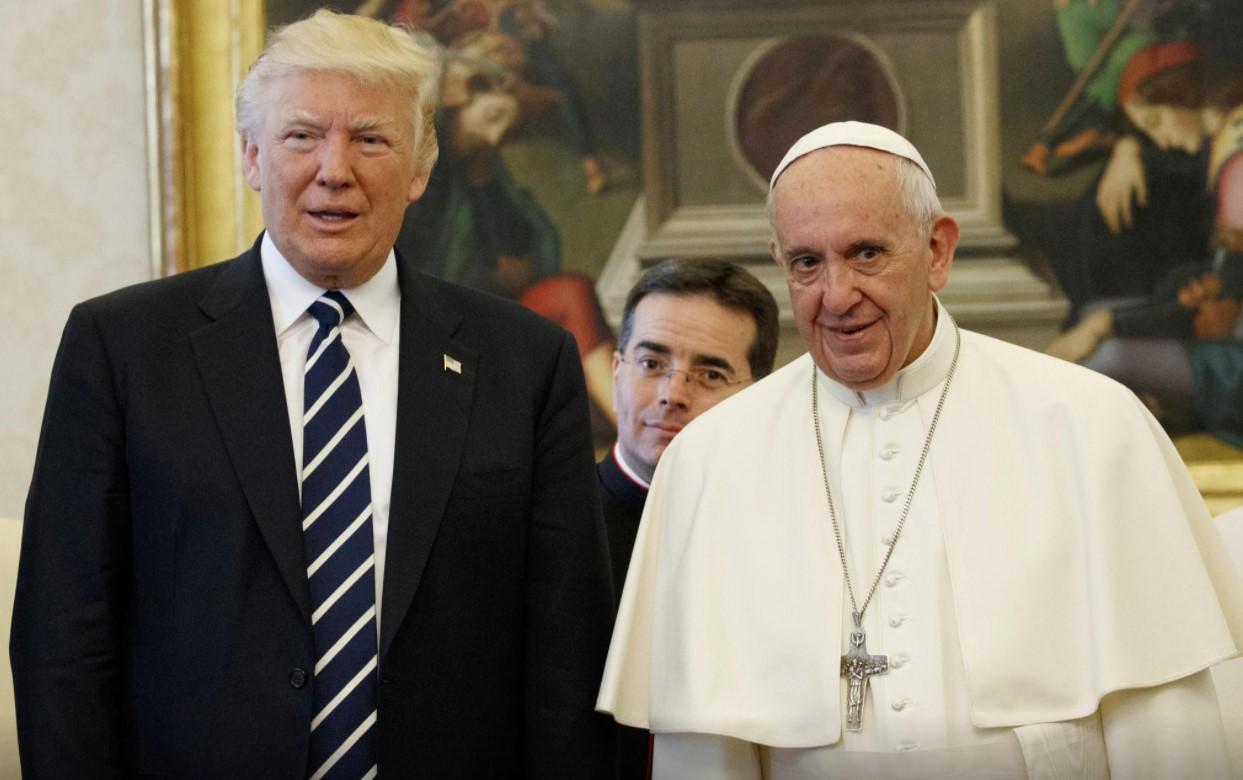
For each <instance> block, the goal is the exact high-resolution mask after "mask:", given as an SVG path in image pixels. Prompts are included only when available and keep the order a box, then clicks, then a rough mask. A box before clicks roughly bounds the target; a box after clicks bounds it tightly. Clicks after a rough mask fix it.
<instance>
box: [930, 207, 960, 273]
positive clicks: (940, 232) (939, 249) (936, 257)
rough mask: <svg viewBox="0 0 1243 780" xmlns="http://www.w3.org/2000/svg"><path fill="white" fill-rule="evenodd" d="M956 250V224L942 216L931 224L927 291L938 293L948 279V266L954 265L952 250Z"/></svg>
mask: <svg viewBox="0 0 1243 780" xmlns="http://www.w3.org/2000/svg"><path fill="white" fill-rule="evenodd" d="M957 248H958V223H957V222H955V221H954V218H953V217H951V216H948V215H946V216H942V217H940V218H939V219H937V221H936V222H934V223H933V224H932V235H931V236H929V238H928V249H929V250H931V252H932V260H931V262H929V264H928V289H929V290H931V291H932V292H939V291H940V290H941V289H942V288H943V287H945V284H946V282H948V281H949V278H950V266H951V265H953V264H954V250H955V249H957Z"/></svg>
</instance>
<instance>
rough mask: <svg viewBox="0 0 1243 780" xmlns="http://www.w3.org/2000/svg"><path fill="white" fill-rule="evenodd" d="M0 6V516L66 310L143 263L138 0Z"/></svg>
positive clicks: (17, 483)
mask: <svg viewBox="0 0 1243 780" xmlns="http://www.w3.org/2000/svg"><path fill="white" fill-rule="evenodd" d="M18 6H20V9H19V7H18ZM2 15H3V19H4V21H3V22H2V23H0V154H2V155H3V158H2V161H0V312H3V325H0V376H3V378H2V379H0V517H20V515H21V509H22V504H23V503H24V501H25V496H26V489H27V487H28V484H29V481H30V472H31V468H32V466H33V463H34V450H35V444H36V441H37V439H38V435H39V423H40V418H41V416H42V413H43V403H44V399H45V397H46V394H47V381H48V375H49V372H50V370H51V366H52V357H53V355H54V353H55V351H56V345H57V343H58V342H59V339H60V333H61V328H62V327H63V326H64V322H65V318H66V316H67V315H68V313H69V309H70V308H71V307H72V305H73V304H74V303H76V302H77V301H80V300H83V299H85V298H89V297H91V296H94V295H98V294H100V293H102V292H105V291H107V290H111V289H114V288H116V287H120V286H122V285H125V284H130V283H132V282H137V281H141V280H143V279H146V278H148V277H149V276H150V275H151V270H150V269H151V260H150V251H149V249H148V233H147V186H146V136H145V130H144V127H145V119H144V116H145V114H144V92H143V81H144V77H143V36H142V3H139V2H135V1H134V0H40V2H35V3H20V4H14V5H12V6H6V7H5V8H4V11H3V14H2ZM3 749H4V748H3V745H0V752H3ZM2 775H3V770H0V776H2Z"/></svg>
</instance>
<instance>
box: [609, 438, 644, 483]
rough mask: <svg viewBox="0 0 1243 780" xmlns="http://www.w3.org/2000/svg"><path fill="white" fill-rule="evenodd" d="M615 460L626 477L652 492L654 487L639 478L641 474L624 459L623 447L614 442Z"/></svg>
mask: <svg viewBox="0 0 1243 780" xmlns="http://www.w3.org/2000/svg"><path fill="white" fill-rule="evenodd" d="M613 460H615V461H617V467H618V468H620V469H621V472H622V473H623V474H625V475H626V478H627V479H629V480H630V481H631V482H633V483H635V484H636V485H638V486H639V487H641V488H643V489H644V490H651V488H652V486H651V485H650V484H649V483H648V481H647V480H646V479H644V478H643V477H640V476H639V473H638V472H637V471H635V470H634V469H632V468H631V467H630V464H629V463H627V462H626V459H625V458H623V457H622V452H621V445H620V444H618V443H617V442H613Z"/></svg>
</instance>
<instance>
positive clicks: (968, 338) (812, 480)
mask: <svg viewBox="0 0 1243 780" xmlns="http://www.w3.org/2000/svg"><path fill="white" fill-rule="evenodd" d="M769 196H770V209H771V218H772V228H773V238H772V242H771V252H772V255H773V258H774V259H775V260H776V262H777V263H778V265H780V266H781V268H782V269H783V270H784V271H785V273H786V276H787V280H788V283H789V289H790V298H791V302H792V304H793V311H794V316H795V319H796V321H797V324H798V328H799V332H800V334H801V336H802V339H803V341H804V343H805V345H806V347H807V349H808V354H807V355H805V356H803V357H801V358H799V359H796V360H795V361H793V362H792V363H791V364H789V365H788V366H786V367H785V368H783V369H781V370H779V371H777V372H776V373H774V374H772V375H771V376H770V377H768V378H767V379H765V380H763V381H761V382H759V383H758V384H756V385H755V386H754V387H753V388H751V389H749V390H746V391H744V392H742V393H740V394H738V395H736V396H734V397H733V398H731V399H728V400H726V401H725V402H723V403H721V404H719V405H718V406H716V407H715V408H713V409H712V410H710V411H708V412H707V413H705V414H703V415H701V416H700V417H699V418H698V419H696V420H695V422H694V423H693V424H692V425H690V426H688V427H687V428H686V429H685V430H684V431H683V432H682V434H681V435H680V436H679V437H678V438H677V439H676V440H674V442H673V443H672V445H671V446H670V447H669V449H668V450H667V451H666V452H665V454H664V457H663V458H662V459H661V462H660V465H659V468H658V470H657V472H656V475H655V480H654V482H653V484H652V490H651V493H650V495H649V498H648V501H647V507H646V512H645V514H644V518H643V522H642V526H641V528H640V530H639V536H638V539H637V542H636V546H635V555H634V558H633V560H632V561H631V566H630V575H629V578H628V580H627V583H626V589H625V593H624V595H623V598H622V603H621V608H620V614H619V616H618V621H617V626H616V628H615V630H614V634H613V644H612V648H611V652H610V654H609V660H608V665H607V667H606V670H605V676H604V682H603V686H602V689H601V693H600V699H599V702H598V707H599V708H600V709H601V710H603V711H606V712H610V713H612V714H613V715H614V717H615V718H616V719H617V720H618V721H619V722H621V723H624V724H627V725H631V726H638V727H643V728H648V729H650V730H651V731H653V732H654V733H655V734H656V736H655V751H654V766H653V771H654V776H655V777H656V778H658V779H660V778H730V779H731V780H732V779H734V778H738V779H742V778H747V779H748V780H749V779H751V778H755V779H756V780H759V778H764V779H765V780H788V779H789V778H822V777H823V778H828V777H868V778H885V777H902V778H933V777H937V778H949V777H955V778H957V777H980V778H985V777H987V778H1003V777H1007V778H1008V777H1013V778H1023V777H1033V778H1037V777H1073V778H1101V777H1109V776H1111V775H1112V776H1114V777H1122V778H1137V777H1153V778H1170V777H1198V778H1204V777H1225V776H1228V775H1229V772H1230V766H1229V759H1228V757H1227V752H1226V748H1225V740H1224V735H1223V731H1222V726H1221V718H1220V713H1219V711H1218V707H1217V702H1216V699H1215V697H1214V693H1213V687H1212V683H1211V681H1210V678H1209V675H1208V672H1207V671H1206V670H1207V668H1208V667H1209V666H1211V665H1212V664H1214V663H1216V662H1218V661H1220V660H1222V659H1225V658H1228V657H1231V656H1233V655H1234V654H1235V652H1236V649H1235V648H1236V645H1238V644H1239V643H1240V641H1241V640H1243V593H1241V592H1240V584H1239V582H1240V580H1239V576H1238V573H1237V572H1236V571H1235V570H1234V568H1233V566H1232V564H1231V562H1230V560H1229V558H1228V556H1227V555H1226V554H1225V552H1224V551H1223V550H1222V549H1221V546H1220V544H1219V540H1218V538H1217V536H1216V532H1215V531H1214V529H1213V526H1212V524H1211V520H1210V518H1209V516H1208V514H1207V511H1206V510H1205V507H1204V505H1203V502H1202V501H1201V500H1200V497H1199V495H1198V494H1197V492H1196V489H1195V486H1194V485H1193V484H1192V482H1191V480H1190V478H1189V476H1188V475H1187V472H1186V470H1185V469H1184V467H1183V465H1182V463H1181V461H1180V460H1179V457H1178V454H1177V452H1176V451H1175V450H1174V448H1173V446H1172V445H1171V444H1170V442H1169V439H1168V438H1167V437H1166V436H1165V434H1164V433H1163V432H1162V431H1161V429H1160V427H1159V426H1158V424H1157V423H1156V421H1155V420H1153V418H1152V417H1151V415H1149V414H1148V412H1147V411H1146V410H1145V409H1144V407H1143V406H1142V405H1141V404H1140V403H1139V401H1138V400H1137V399H1136V398H1135V397H1134V396H1133V395H1132V394H1131V393H1130V392H1129V391H1127V390H1125V389H1124V388H1122V387H1121V386H1120V385H1118V384H1116V383H1115V382H1113V381H1111V380H1110V379H1108V378H1106V377H1104V376H1100V375H1097V374H1094V373H1092V372H1090V371H1087V370H1085V369H1083V368H1081V367H1078V366H1075V365H1072V364H1070V363H1065V362H1061V361H1058V360H1056V359H1053V358H1049V357H1047V356H1044V355H1040V354H1037V353H1035V352H1031V351H1028V350H1024V349H1021V348H1019V347H1015V346H1012V345H1009V344H1005V343H1003V342H1000V341H996V340H994V339H991V338H988V337H986V336H982V335H979V334H976V333H971V332H968V331H964V330H961V329H960V328H958V326H957V325H956V324H955V323H954V321H953V319H952V318H951V317H950V315H949V314H948V313H947V312H946V310H945V309H944V308H943V307H942V306H941V304H940V302H939V301H938V300H937V298H936V296H935V293H936V292H937V291H938V290H940V289H941V288H942V287H944V285H945V284H946V281H947V279H948V276H949V272H950V266H951V264H952V262H953V257H954V250H955V248H956V246H957V244H958V226H957V224H956V223H955V221H954V220H953V219H952V218H951V217H949V216H948V215H946V214H945V213H944V211H943V210H942V209H941V206H940V202H939V200H938V198H937V195H936V189H935V183H934V180H933V177H932V173H931V171H930V170H929V169H928V166H927V165H926V164H925V163H924V161H923V159H922V157H921V156H920V154H919V152H918V151H917V150H916V149H915V148H914V147H913V146H912V145H911V144H910V143H909V142H908V141H906V139H904V138H902V137H901V136H899V135H897V134H896V133H893V132H891V131H889V130H886V129H884V128H880V127H876V126H873V125H866V124H861V123H855V122H849V123H837V124H833V125H826V126H825V127H822V128H819V129H818V130H815V131H813V132H812V133H810V134H808V135H807V136H805V137H804V138H803V139H801V140H800V141H799V142H798V143H796V144H795V146H794V147H793V148H791V150H790V151H789V153H787V155H786V157H785V159H784V160H783V161H782V162H781V164H780V165H779V166H778V168H777V170H776V172H775V173H774V174H773V178H772V183H771V187H770V193H769Z"/></svg>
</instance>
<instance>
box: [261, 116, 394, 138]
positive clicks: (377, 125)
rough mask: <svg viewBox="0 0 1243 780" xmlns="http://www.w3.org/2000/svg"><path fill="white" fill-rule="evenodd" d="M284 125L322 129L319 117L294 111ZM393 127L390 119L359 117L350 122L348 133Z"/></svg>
mask: <svg viewBox="0 0 1243 780" xmlns="http://www.w3.org/2000/svg"><path fill="white" fill-rule="evenodd" d="M284 124H285V125H286V126H290V125H306V126H307V127H314V128H317V129H318V128H322V127H323V126H324V122H323V120H322V119H320V118H319V117H317V116H315V115H314V114H312V113H311V112H309V111H295V112H293V113H292V114H289V115H287V116H286V117H285V118H284ZM392 125H393V121H392V120H391V119H385V118H383V117H378V116H361V117H358V118H357V119H355V120H353V121H352V122H350V125H349V131H350V132H351V133H364V132H367V131H368V130H377V129H381V128H384V129H387V128H388V127H390V126H392Z"/></svg>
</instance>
